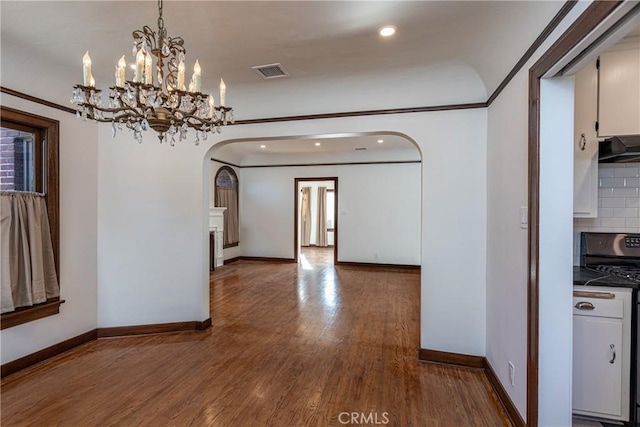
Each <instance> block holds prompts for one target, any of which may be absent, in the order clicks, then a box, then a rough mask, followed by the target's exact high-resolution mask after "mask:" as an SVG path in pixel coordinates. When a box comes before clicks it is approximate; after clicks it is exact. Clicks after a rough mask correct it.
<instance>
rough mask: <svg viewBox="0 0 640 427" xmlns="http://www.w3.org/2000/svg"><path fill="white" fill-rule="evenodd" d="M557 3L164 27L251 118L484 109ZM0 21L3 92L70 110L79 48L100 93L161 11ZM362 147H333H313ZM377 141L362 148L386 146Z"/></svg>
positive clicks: (104, 6) (408, 5)
mask: <svg viewBox="0 0 640 427" xmlns="http://www.w3.org/2000/svg"><path fill="white" fill-rule="evenodd" d="M563 4H564V0H562V1H400V0H396V1H283V2H280V1H167V2H165V4H164V20H165V25H166V27H167V29H168V32H169V35H170V36H174V37H175V36H181V37H183V38H184V40H185V46H186V49H187V64H188V68H189V69H190V68H191V67H192V64H193V63H194V62H195V59H196V58H197V59H198V60H199V62H200V64H201V65H202V69H203V91H205V92H214V93H217V84H218V82H219V79H220V77H224V79H225V82H226V83H227V99H228V100H229V101H230V102H229V104H231V105H232V106H233V107H234V109H235V112H236V118H237V119H253V118H261V117H274V116H284V115H299V114H313V113H328V112H339V111H354V110H372V109H382V108H399V107H414V106H429V105H443V104H453V103H468V102H484V101H486V99H487V97H488V96H489V95H490V94H491V93H492V92H493V90H494V89H495V88H496V87H497V86H498V85H499V83H500V82H501V81H502V79H503V78H504V77H505V76H506V75H507V74H508V72H509V71H510V70H511V68H512V67H513V66H514V65H515V63H516V62H517V61H518V59H520V57H521V56H522V54H523V53H524V52H525V51H526V50H527V48H528V47H529V46H530V45H531V43H532V42H533V41H534V40H535V38H536V37H537V36H538V35H539V34H540V32H541V31H542V30H543V28H544V27H545V26H546V25H547V24H548V23H549V21H550V20H551V19H552V18H553V16H554V15H555V14H556V13H557V11H558V10H559V9H560V8H561V7H562V5H563ZM0 12H1V26H0V31H1V38H0V40H1V48H2V64H1V67H2V69H1V71H2V73H1V74H0V77H1V83H2V85H3V86H6V87H9V88H11V89H14V90H18V91H22V92H25V93H28V94H33V95H36V96H40V97H42V98H45V99H47V100H50V101H53V102H57V103H60V104H63V105H69V104H68V99H69V95H70V92H71V88H72V86H73V84H74V83H79V82H80V80H81V78H82V68H81V58H82V55H83V54H84V52H85V51H86V50H89V52H90V54H91V57H92V60H93V74H94V76H95V77H96V81H97V85H98V86H99V87H102V88H107V87H108V86H109V85H112V84H113V71H114V66H115V64H116V61H117V59H118V58H119V57H120V56H121V55H123V54H125V55H127V59H128V60H129V61H132V60H133V56H132V53H131V48H132V38H131V33H132V31H133V30H136V29H140V28H141V27H142V26H144V25H149V26H150V27H151V28H152V29H154V30H155V28H156V21H157V2H156V1H155V0H153V1H116V2H105V1H67V2H60V1H41V2H35V1H7V0H3V1H1V2H0ZM385 24H393V25H395V26H396V27H397V28H398V31H397V34H396V35H395V36H394V37H393V38H390V39H382V38H381V37H380V36H378V34H377V30H378V29H379V28H380V27H381V26H383V25H385ZM274 62H280V63H282V64H283V66H284V67H285V68H286V69H287V71H288V72H289V73H290V75H291V77H289V78H283V79H275V80H270V81H265V80H262V79H261V78H260V77H259V76H258V75H257V74H256V73H255V72H254V71H253V70H252V69H251V67H252V66H255V65H262V64H269V63H274ZM188 75H190V73H189V74H188ZM304 142H305V143H306V142H307V141H304ZM363 143H366V141H365V140H362V141H355V140H344V141H342V140H341V141H337V140H336V141H334V142H327V143H326V145H323V146H322V148H321V150H318V151H321V152H324V151H326V150H328V149H329V147H332V149H336V150H343V149H347V147H348V149H349V150H351V149H352V148H353V146H354V145H359V144H363ZM301 144H302V143H299V142H295V143H294V142H291V141H287V142H271V143H270V144H269V145H270V148H269V150H280V151H282V150H285V151H287V152H289V153H292V152H295V151H296V150H298V149H300V148H299V147H301V146H302V145H301ZM385 144H386V143H385ZM385 144H382V146H378V145H377V144H376V145H375V146H372V147H370V150H369V152H372V151H378V150H391V149H390V148H389V147H390V146H392V144H393V143H392V142H390V143H389V144H388V145H385ZM258 145H259V144H258ZM239 148H240V146H238V147H236V149H239ZM243 148H244V149H245V150H246V151H245V153H250V151H251V150H256V148H255V147H254V146H253V145H246V146H244V147H243ZM227 150H228V149H227ZM257 150H260V149H259V148H257ZM232 151H233V150H232ZM414 152H415V149H414ZM360 154H362V153H360ZM254 155H263V153H262V152H258V153H254Z"/></svg>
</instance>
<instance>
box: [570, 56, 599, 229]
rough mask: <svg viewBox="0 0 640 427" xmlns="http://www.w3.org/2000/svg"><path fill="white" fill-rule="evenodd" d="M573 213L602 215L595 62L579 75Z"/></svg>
mask: <svg viewBox="0 0 640 427" xmlns="http://www.w3.org/2000/svg"><path fill="white" fill-rule="evenodd" d="M574 87H575V90H574V95H575V103H574V113H573V120H574V138H573V158H574V165H573V216H574V217H576V218H595V217H597V216H598V135H597V133H596V126H595V124H596V117H597V114H598V69H597V67H596V62H595V61H594V62H591V63H590V64H588V65H586V66H585V67H584V68H583V69H582V70H580V71H578V72H577V73H576V75H575V86H574Z"/></svg>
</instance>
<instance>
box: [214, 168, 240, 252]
mask: <svg viewBox="0 0 640 427" xmlns="http://www.w3.org/2000/svg"><path fill="white" fill-rule="evenodd" d="M222 171H226V172H228V173H230V174H231V175H233V177H234V178H235V180H236V183H237V185H236V200H237V203H238V206H236V208H237V209H236V212H237V213H238V224H239V223H240V180H239V179H238V174H237V173H236V171H234V170H233V168H231V167H229V166H220V168H219V169H218V171H217V172H216V176H215V177H214V179H213V187H214V192H213V203H214V204H215V205H216V206H218V191H217V190H218V175H220V172H222ZM236 246H240V236H238V241H237V242H231V243H225V244H223V245H222V249H227V248H234V247H236Z"/></svg>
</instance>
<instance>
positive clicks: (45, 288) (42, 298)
mask: <svg viewBox="0 0 640 427" xmlns="http://www.w3.org/2000/svg"><path fill="white" fill-rule="evenodd" d="M0 269H1V273H0V287H1V290H2V295H1V296H0V301H1V311H2V313H7V312H10V311H14V310H15V309H16V308H18V307H29V306H32V305H34V304H39V303H43V302H46V301H47V299H49V298H55V297H59V296H60V287H59V285H58V277H57V275H56V267H55V261H54V257H53V245H52V244H51V232H50V230H49V218H48V216H47V207H46V204H45V200H44V197H43V196H42V195H40V194H37V193H26V192H4V191H3V192H0Z"/></svg>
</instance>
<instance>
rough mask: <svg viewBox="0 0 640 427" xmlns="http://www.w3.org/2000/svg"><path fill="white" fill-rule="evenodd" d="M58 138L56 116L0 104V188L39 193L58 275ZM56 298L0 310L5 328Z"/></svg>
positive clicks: (47, 309)
mask: <svg viewBox="0 0 640 427" xmlns="http://www.w3.org/2000/svg"><path fill="white" fill-rule="evenodd" d="M58 138H59V123H58V121H56V120H52V119H48V118H46V117H41V116H36V115H34V114H30V113H26V112H22V111H19V110H15V109H13V108H9V107H4V106H0V190H1V191H30V192H37V193H43V194H44V195H45V196H44V199H45V203H46V205H47V218H48V220H49V227H50V230H51V243H52V246H53V257H54V264H55V270H56V273H57V276H58V278H59V277H60V264H59V260H60V237H59V235H60V233H59V221H58V216H59V215H58V212H59V204H58V203H59V202H58V201H59V188H58ZM63 302H64V301H61V300H60V298H51V299H49V300H47V301H46V302H45V303H42V304H38V305H34V306H32V307H24V308H17V309H16V310H15V311H13V312H9V313H4V314H2V317H1V327H2V329H6V328H9V327H12V326H16V325H20V324H22V323H26V322H30V321H32V320H36V319H40V318H42V317H46V316H51V315H53V314H56V313H58V312H59V307H60V304H61V303H63Z"/></svg>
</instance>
